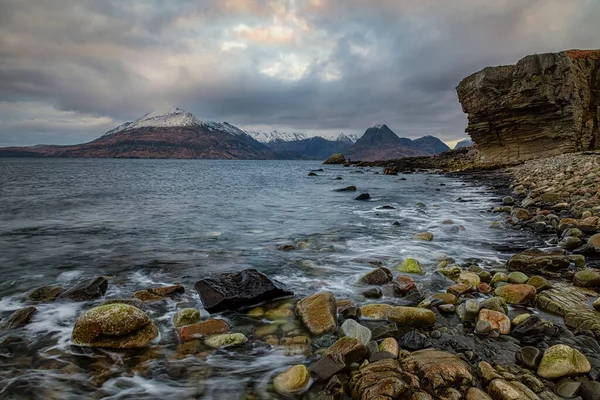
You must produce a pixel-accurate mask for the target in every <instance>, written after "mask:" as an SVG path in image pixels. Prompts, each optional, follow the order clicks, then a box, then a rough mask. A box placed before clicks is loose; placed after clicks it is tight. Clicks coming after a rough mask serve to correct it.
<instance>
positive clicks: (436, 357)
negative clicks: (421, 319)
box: [401, 350, 473, 390]
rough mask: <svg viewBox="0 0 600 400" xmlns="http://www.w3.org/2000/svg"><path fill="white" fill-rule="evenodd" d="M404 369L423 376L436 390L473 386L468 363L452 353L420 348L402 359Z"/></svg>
mask: <svg viewBox="0 0 600 400" xmlns="http://www.w3.org/2000/svg"><path fill="white" fill-rule="evenodd" d="M401 366H402V370H404V371H407V372H410V373H413V374H418V375H419V376H422V377H423V379H424V382H427V385H428V386H431V387H432V388H433V389H434V390H438V389H441V388H446V387H452V386H457V387H458V386H463V385H465V386H471V385H472V382H473V375H472V374H471V369H470V367H469V365H468V364H467V363H465V362H464V361H462V360H461V359H460V358H458V357H457V356H455V355H454V354H452V353H448V352H445V351H439V350H419V351H415V352H413V353H411V354H410V355H408V356H407V357H406V358H404V359H403V360H402V361H401Z"/></svg>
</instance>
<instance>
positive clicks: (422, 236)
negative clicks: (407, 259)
mask: <svg viewBox="0 0 600 400" xmlns="http://www.w3.org/2000/svg"><path fill="white" fill-rule="evenodd" d="M413 239H415V240H424V241H427V242H431V241H432V240H433V233H431V232H419V233H415V234H414V236H413Z"/></svg>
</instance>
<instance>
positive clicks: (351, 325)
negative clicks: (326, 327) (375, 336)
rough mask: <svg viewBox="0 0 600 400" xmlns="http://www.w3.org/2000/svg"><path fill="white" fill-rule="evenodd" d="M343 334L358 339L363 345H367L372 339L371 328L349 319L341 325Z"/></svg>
mask: <svg viewBox="0 0 600 400" xmlns="http://www.w3.org/2000/svg"><path fill="white" fill-rule="evenodd" d="M340 334H341V336H348V337H352V338H354V339H358V340H359V341H360V342H361V343H362V344H363V345H365V346H366V345H367V343H369V342H370V341H371V335H372V334H371V330H370V329H369V328H367V327H366V326H363V325H361V324H359V323H358V322H356V321H354V320H352V319H347V320H346V321H344V323H343V324H342V326H341V327H340Z"/></svg>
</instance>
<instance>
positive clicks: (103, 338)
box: [71, 304, 158, 349]
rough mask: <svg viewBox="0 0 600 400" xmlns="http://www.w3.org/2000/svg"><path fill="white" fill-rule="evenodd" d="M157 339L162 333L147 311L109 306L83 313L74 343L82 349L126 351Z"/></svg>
mask: <svg viewBox="0 0 600 400" xmlns="http://www.w3.org/2000/svg"><path fill="white" fill-rule="evenodd" d="M156 336H158V329H157V328H156V325H154V323H153V322H152V320H151V319H150V317H149V316H148V314H146V313H145V312H144V311H142V310H140V309H139V308H137V307H133V306H130V305H128V304H107V305H103V306H98V307H94V308H92V309H90V310H88V311H86V312H85V313H83V315H81V316H80V317H79V318H78V319H77V322H76V323H75V327H74V328H73V334H72V336H71V340H72V342H73V344H76V345H78V346H88V347H106V348H116V349H126V348H136V347H146V346H148V345H149V344H150V342H151V341H152V340H153V339H154V338H155V337H156Z"/></svg>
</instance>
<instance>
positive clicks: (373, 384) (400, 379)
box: [350, 359, 419, 400]
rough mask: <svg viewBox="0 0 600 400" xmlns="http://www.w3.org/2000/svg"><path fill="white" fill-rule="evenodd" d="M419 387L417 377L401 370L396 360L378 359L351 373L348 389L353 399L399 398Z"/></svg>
mask: <svg viewBox="0 0 600 400" xmlns="http://www.w3.org/2000/svg"><path fill="white" fill-rule="evenodd" d="M417 388H419V379H418V378H417V377H416V376H414V375H412V374H408V373H405V372H402V370H401V369H400V365H399V364H398V361H396V360H392V359H385V360H379V361H376V362H373V363H370V364H368V365H365V366H363V367H362V368H360V369H359V370H358V371H355V372H353V373H352V379H351V380H350V391H351V395H352V399H353V400H373V399H382V400H383V399H399V398H400V396H402V395H403V394H405V393H406V392H408V391H410V390H411V389H417Z"/></svg>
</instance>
